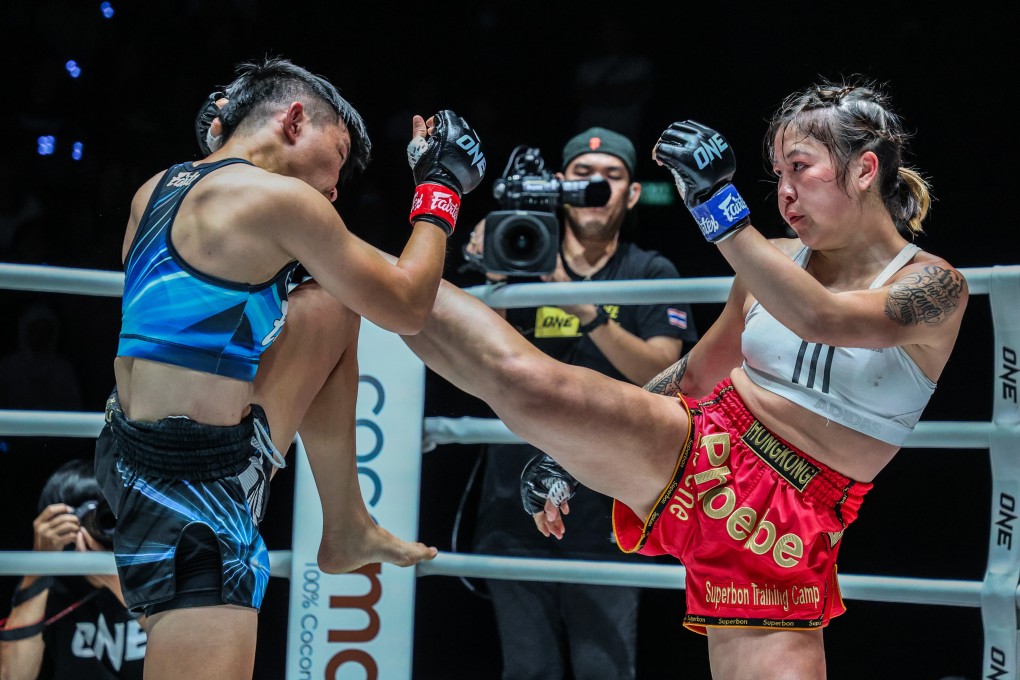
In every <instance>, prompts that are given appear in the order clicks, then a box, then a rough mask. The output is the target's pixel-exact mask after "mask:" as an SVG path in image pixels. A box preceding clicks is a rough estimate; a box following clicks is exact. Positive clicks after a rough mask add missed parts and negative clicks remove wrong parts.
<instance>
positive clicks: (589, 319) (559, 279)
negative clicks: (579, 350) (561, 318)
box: [540, 253, 599, 328]
mask: <svg viewBox="0 0 1020 680" xmlns="http://www.w3.org/2000/svg"><path fill="white" fill-rule="evenodd" d="M540 278H541V279H542V280H543V281H545V282H546V283H573V281H574V280H573V279H572V278H570V275H569V274H567V270H566V269H564V268H563V257H562V256H561V255H560V254H559V253H557V254H556V269H554V270H553V271H552V273H551V274H543V275H542V276H541V277H540ZM557 306H558V307H559V308H560V309H562V310H563V311H564V312H566V313H567V314H572V315H573V316H576V317H577V322H578V326H579V327H581V328H583V327H585V326H588V325H590V324H591V323H593V322H594V321H595V319H597V318H598V315H599V306H598V305H594V304H592V303H590V302H588V303H582V304H579V305H562V304H561V305H557Z"/></svg>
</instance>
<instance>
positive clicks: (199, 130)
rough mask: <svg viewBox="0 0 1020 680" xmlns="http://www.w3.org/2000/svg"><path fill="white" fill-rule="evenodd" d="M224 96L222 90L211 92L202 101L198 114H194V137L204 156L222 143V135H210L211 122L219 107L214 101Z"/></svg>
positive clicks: (217, 113) (215, 116)
mask: <svg viewBox="0 0 1020 680" xmlns="http://www.w3.org/2000/svg"><path fill="white" fill-rule="evenodd" d="M224 97H226V95H225V94H223V93H222V92H213V93H212V94H210V95H209V96H208V97H207V98H206V100H205V102H203V103H202V107H201V108H200V109H199V110H198V115H197V116H195V138H196V140H197V141H198V148H199V149H201V150H202V153H203V154H205V155H206V156H209V155H211V154H212V152H214V151H216V150H218V149H219V148H220V146H222V145H223V138H222V135H220V136H217V137H213V135H212V122H213V120H215V119H216V118H217V117H218V116H219V115H220V107H219V106H217V105H216V102H217V101H219V100H220V99H223V98H224Z"/></svg>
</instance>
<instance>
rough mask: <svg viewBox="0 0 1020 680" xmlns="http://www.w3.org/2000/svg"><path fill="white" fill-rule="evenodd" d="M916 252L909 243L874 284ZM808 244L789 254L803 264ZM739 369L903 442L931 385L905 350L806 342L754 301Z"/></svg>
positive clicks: (833, 415) (872, 433) (851, 423)
mask: <svg viewBox="0 0 1020 680" xmlns="http://www.w3.org/2000/svg"><path fill="white" fill-rule="evenodd" d="M919 250H920V248H918V247H917V246H915V245H914V244H912V243H911V244H907V245H906V246H905V247H904V248H903V250H901V251H900V253H899V254H898V255H897V256H896V257H895V258H893V260H892V262H890V263H889V265H888V266H887V267H886V268H885V269H884V270H883V271H882V273H881V274H879V275H878V277H877V278H876V279H875V280H874V281H873V282H872V284H871V286H869V288H878V287H880V286H881V285H882V284H883V283H884V282H885V281H886V280H887V279H888V278H889V277H890V276H892V274H893V273H895V272H896V271H897V270H899V269H900V268H901V267H903V265H905V264H906V263H907V262H909V261H910V260H911V259H913V257H914V255H915V254H916V253H917V252H918V251H919ZM810 256H811V251H810V250H809V249H808V248H807V247H806V246H805V247H804V248H802V249H801V250H800V251H799V252H798V253H797V254H796V255H795V256H794V258H793V260H794V262H796V263H797V264H799V265H800V266H801V267H806V266H807V262H808V259H809V258H810ZM741 348H742V351H743V355H744V365H743V367H744V371H745V372H746V373H747V376H748V377H749V378H750V379H751V381H752V382H754V383H755V384H756V385H758V386H760V387H762V388H764V389H766V390H768V391H770V392H773V393H775V394H778V395H779V396H781V397H785V398H786V399H789V400H790V401H792V402H793V403H795V404H797V405H798V406H802V407H804V408H806V409H807V410H809V411H812V412H813V413H817V414H819V415H821V416H824V417H826V418H828V419H830V420H833V421H836V422H838V423H841V424H843V425H845V426H847V427H849V428H850V429H852V430H856V431H858V432H862V433H864V434H866V435H868V436H869V437H874V438H875V439H878V440H881V441H883V442H888V443H889V444H893V445H896V446H900V445H902V444H903V442H904V441H905V440H906V438H907V436H908V435H909V434H910V433H911V431H913V429H914V426H915V425H917V421H918V420H920V418H921V412H922V411H923V410H924V408H925V406H927V405H928V401H929V400H930V399H931V395H932V394H933V393H934V392H935V383H933V382H932V381H931V380H929V379H928V377H927V376H925V375H924V373H923V372H922V371H921V369H920V368H918V366H917V364H915V363H914V361H913V359H911V358H910V356H909V355H908V354H907V353H906V352H904V351H903V348H902V347H888V348H882V349H868V348H866V347H833V346H831V345H820V344H818V343H814V342H806V341H804V340H802V339H800V338H799V337H797V336H796V335H795V334H794V333H793V332H792V331H791V330H790V329H788V328H786V327H785V326H783V325H782V324H781V323H779V322H778V321H777V320H776V318H775V317H773V316H772V315H771V314H769V312H768V311H767V310H766V309H765V308H764V307H762V306H761V305H760V304H758V302H755V303H754V304H753V305H752V306H751V309H750V310H749V311H748V312H747V317H746V318H745V319H744V332H743V333H742V335H741Z"/></svg>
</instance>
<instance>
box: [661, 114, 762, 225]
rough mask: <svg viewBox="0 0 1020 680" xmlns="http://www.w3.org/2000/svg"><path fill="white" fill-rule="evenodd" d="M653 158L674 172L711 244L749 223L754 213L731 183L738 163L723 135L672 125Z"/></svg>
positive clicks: (696, 125)
mask: <svg viewBox="0 0 1020 680" xmlns="http://www.w3.org/2000/svg"><path fill="white" fill-rule="evenodd" d="M652 155H653V157H654V158H655V160H656V161H658V162H659V163H661V164H662V165H665V166H666V167H667V168H669V171H670V172H672V173H673V179H674V180H675V181H676V188H677V190H678V191H679V192H680V198H682V199H683V201H684V204H685V205H686V206H687V209H688V210H690V211H691V215H693V216H694V220H695V221H696V222H697V223H698V227H699V228H700V229H701V233H702V234H703V235H704V236H705V238H706V239H708V241H709V242H710V243H718V242H719V241H722V240H723V239H725V238H728V237H730V236H733V235H734V234H736V233H737V232H738V231H740V230H741V229H742V228H743V227H746V226H747V225H748V224H750V221H751V211H750V210H748V208H747V203H745V202H744V199H743V198H741V196H740V194H739V193H737V190H736V188H735V187H734V186H733V185H732V184H730V180H732V179H733V173H734V172H736V170H737V161H736V158H735V157H734V155H733V149H731V148H730V145H729V144H728V143H727V142H726V140H725V139H724V138H723V136H722V135H721V134H719V133H718V132H716V131H715V130H713V129H712V128H708V127H705V126H704V125H702V124H701V123H696V122H694V121H693V120H685V121H680V122H677V123H673V124H672V125H670V126H669V127H668V128H666V131H665V132H663V133H662V136H661V137H659V141H658V142H657V143H656V144H655V149H654V150H653V152H652Z"/></svg>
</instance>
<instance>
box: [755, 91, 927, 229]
mask: <svg viewBox="0 0 1020 680" xmlns="http://www.w3.org/2000/svg"><path fill="white" fill-rule="evenodd" d="M788 128H792V129H795V130H797V131H798V132H799V133H801V134H803V135H805V136H807V137H810V138H812V139H814V140H817V141H818V142H820V143H821V144H822V145H823V146H824V147H825V148H826V149H827V150H828V152H829V156H830V157H831V158H832V160H833V162H834V163H835V166H836V177H837V179H838V180H839V182H840V184H841V185H842V186H844V187H845V186H846V184H845V182H846V173H847V171H848V168H849V164H850V162H851V161H852V160H853V159H854V158H856V157H857V156H858V155H859V154H861V153H862V152H864V151H874V152H875V155H876V156H878V162H879V173H878V190H879V192H880V194H881V196H882V202H883V204H884V205H885V207H886V209H887V210H888V211H889V214H890V215H891V216H892V218H893V221H894V222H895V223H896V226H897V228H899V229H900V230H901V231H904V230H905V231H907V232H909V233H910V234H913V235H916V234H920V233H922V232H923V229H922V228H921V222H922V221H923V220H924V218H925V216H926V215H927V214H928V208H929V207H930V205H931V188H930V187H929V186H928V182H927V181H926V180H925V179H924V178H923V177H922V176H921V174H920V173H919V172H917V171H916V170H914V169H912V168H908V167H906V166H905V165H904V154H905V151H906V144H907V140H908V139H909V138H910V135H909V134H908V133H907V132H906V131H904V129H903V123H902V121H901V120H900V117H899V116H898V115H897V114H896V113H895V112H893V110H892V107H891V104H890V98H889V95H888V94H886V93H885V92H884V91H883V89H882V87H881V86H880V85H878V84H877V83H875V82H874V81H871V80H868V79H866V78H864V77H863V76H859V75H858V76H853V77H851V78H849V79H847V80H845V81H844V82H835V81H831V80H827V79H822V80H821V81H819V82H818V83H816V84H815V85H812V86H810V87H808V88H806V89H804V90H801V91H799V92H794V93H793V94H791V95H790V96H788V97H787V98H786V99H785V100H784V101H783V103H782V104H781V105H780V106H779V108H778V110H777V111H776V113H775V115H774V116H773V117H772V120H771V122H770V123H769V129H768V135H767V136H766V138H765V159H766V162H767V163H768V164H769V165H770V166H771V165H772V164H773V163H774V160H775V157H776V149H775V148H774V145H775V139H776V136H777V134H779V133H781V132H785V131H786V129H788Z"/></svg>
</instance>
